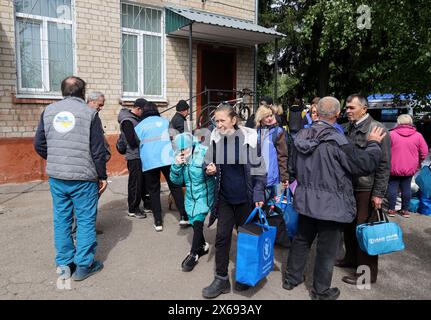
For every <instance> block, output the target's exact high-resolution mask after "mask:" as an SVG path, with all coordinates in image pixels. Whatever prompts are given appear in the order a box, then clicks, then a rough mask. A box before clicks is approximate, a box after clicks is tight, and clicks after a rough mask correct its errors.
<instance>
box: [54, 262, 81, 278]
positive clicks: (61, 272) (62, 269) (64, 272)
mask: <svg viewBox="0 0 431 320" xmlns="http://www.w3.org/2000/svg"><path fill="white" fill-rule="evenodd" d="M75 269H76V265H75V264H74V263H71V264H69V265H62V266H57V269H56V273H57V274H58V277H59V278H60V279H62V280H67V279H69V278H70V277H71V276H72V273H73V272H75Z"/></svg>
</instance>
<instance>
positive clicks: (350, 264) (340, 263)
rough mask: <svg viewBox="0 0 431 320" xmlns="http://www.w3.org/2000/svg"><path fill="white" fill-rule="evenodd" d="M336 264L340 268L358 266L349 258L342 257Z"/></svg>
mask: <svg viewBox="0 0 431 320" xmlns="http://www.w3.org/2000/svg"><path fill="white" fill-rule="evenodd" d="M335 266H336V267H338V268H356V267H357V266H356V264H355V263H353V262H352V261H350V260H348V259H340V260H337V261H336V262H335Z"/></svg>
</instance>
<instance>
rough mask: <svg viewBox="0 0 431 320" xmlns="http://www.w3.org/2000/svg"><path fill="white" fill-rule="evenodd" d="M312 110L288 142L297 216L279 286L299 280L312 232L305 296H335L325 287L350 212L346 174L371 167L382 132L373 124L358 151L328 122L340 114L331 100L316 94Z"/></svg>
mask: <svg viewBox="0 0 431 320" xmlns="http://www.w3.org/2000/svg"><path fill="white" fill-rule="evenodd" d="M317 112H318V114H319V121H317V122H314V123H313V124H312V125H311V126H310V128H307V129H302V130H300V131H299V132H298V134H297V136H296V138H295V140H294V144H293V150H292V157H291V161H292V163H291V168H293V172H292V175H293V176H294V177H296V179H297V181H298V186H297V187H296V190H295V195H294V206H295V209H296V211H297V212H298V213H299V218H298V232H297V234H296V236H295V238H294V240H293V242H292V247H291V249H290V253H289V258H288V261H287V270H286V279H285V280H284V283H283V288H284V289H286V290H292V289H293V288H294V287H296V286H297V285H299V284H300V283H301V282H303V281H304V269H305V266H306V262H307V257H308V253H309V251H310V248H311V246H312V244H313V242H314V239H315V238H316V236H317V253H316V260H315V267H314V274H313V289H312V293H311V297H312V298H313V299H317V300H335V299H337V298H338V296H339V295H340V290H339V289H338V288H331V287H330V286H331V282H332V272H333V269H334V262H335V259H336V254H337V249H338V245H339V241H340V238H341V232H342V230H343V226H344V224H345V223H350V222H352V221H353V219H354V218H355V216H356V206H355V198H354V195H353V184H352V178H351V177H352V176H353V175H364V174H369V173H370V172H373V171H374V170H375V169H376V168H377V165H378V163H379V160H380V156H381V149H380V146H379V143H380V142H381V141H382V139H383V137H384V136H385V134H382V132H383V129H381V128H375V129H373V130H372V131H371V132H370V135H369V137H368V141H367V144H366V148H365V150H361V149H359V148H357V147H355V146H354V145H353V144H351V143H349V142H348V141H347V139H346V138H345V137H344V136H343V135H341V134H340V133H339V132H338V131H337V129H335V128H334V127H333V125H334V123H335V122H336V120H337V116H338V115H339V113H340V103H339V101H338V100H337V99H335V98H333V97H324V98H322V99H321V100H320V101H319V102H318V105H317Z"/></svg>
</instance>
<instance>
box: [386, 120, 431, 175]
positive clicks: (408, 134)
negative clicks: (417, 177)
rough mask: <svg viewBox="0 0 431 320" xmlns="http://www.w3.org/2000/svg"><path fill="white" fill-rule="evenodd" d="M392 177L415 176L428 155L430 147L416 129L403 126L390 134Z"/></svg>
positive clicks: (397, 127) (399, 126)
mask: <svg viewBox="0 0 431 320" xmlns="http://www.w3.org/2000/svg"><path fill="white" fill-rule="evenodd" d="M390 136H391V176H404V177H408V176H413V175H414V174H415V173H416V171H418V169H420V165H421V163H422V161H424V159H425V158H426V156H427V154H428V146H427V143H426V142H425V139H424V138H423V137H422V135H421V134H420V133H419V132H417V131H416V128H415V127H413V126H411V125H407V124H402V125H398V126H396V127H395V128H394V129H393V130H391V132H390Z"/></svg>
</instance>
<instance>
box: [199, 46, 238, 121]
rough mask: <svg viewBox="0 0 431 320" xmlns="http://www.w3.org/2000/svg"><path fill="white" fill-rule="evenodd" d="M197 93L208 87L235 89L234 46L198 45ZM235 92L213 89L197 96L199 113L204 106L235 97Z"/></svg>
mask: <svg viewBox="0 0 431 320" xmlns="http://www.w3.org/2000/svg"><path fill="white" fill-rule="evenodd" d="M197 53H198V61H197V93H198V94H199V93H200V92H202V91H205V90H206V89H218V90H234V89H235V88H236V50H235V49H233V48H225V47H214V46H209V45H199V46H198V52H197ZM235 98H236V96H235V94H234V93H233V92H223V91H219V92H216V91H211V92H210V93H209V94H208V93H206V94H202V95H199V96H198V97H197V115H199V114H200V111H201V109H202V107H205V106H207V105H208V104H210V105H217V104H219V103H220V102H221V101H225V100H230V99H235Z"/></svg>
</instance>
